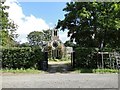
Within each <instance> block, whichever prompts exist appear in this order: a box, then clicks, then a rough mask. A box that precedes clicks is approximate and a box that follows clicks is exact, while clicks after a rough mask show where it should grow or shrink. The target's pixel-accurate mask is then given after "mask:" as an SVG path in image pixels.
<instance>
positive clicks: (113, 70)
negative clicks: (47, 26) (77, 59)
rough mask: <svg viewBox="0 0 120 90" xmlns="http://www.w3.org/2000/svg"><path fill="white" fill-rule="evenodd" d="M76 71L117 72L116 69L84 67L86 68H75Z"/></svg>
mask: <svg viewBox="0 0 120 90" xmlns="http://www.w3.org/2000/svg"><path fill="white" fill-rule="evenodd" d="M74 72H76V73H101V74H102V73H103V74H104V73H118V70H116V69H86V68H75V69H74Z"/></svg>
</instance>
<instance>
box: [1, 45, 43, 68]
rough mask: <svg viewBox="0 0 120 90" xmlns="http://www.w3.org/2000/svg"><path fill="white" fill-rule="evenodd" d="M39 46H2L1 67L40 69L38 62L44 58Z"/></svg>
mask: <svg viewBox="0 0 120 90" xmlns="http://www.w3.org/2000/svg"><path fill="white" fill-rule="evenodd" d="M43 56H44V55H43V53H42V52H41V49H40V48H31V47H22V48H18V47H17V48H16V47H14V48H13V47H12V48H2V68H7V69H11V68H12V69H16V68H18V69H20V68H24V69H27V68H36V69H40V65H39V63H40V62H41V61H42V60H43V59H44V57H43Z"/></svg>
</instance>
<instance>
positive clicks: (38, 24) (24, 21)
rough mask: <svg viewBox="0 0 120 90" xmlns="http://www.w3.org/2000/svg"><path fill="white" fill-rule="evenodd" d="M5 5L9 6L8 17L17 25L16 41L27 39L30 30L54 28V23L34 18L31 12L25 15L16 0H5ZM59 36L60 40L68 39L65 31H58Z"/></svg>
mask: <svg viewBox="0 0 120 90" xmlns="http://www.w3.org/2000/svg"><path fill="white" fill-rule="evenodd" d="M5 5H8V6H10V8H9V9H8V10H7V12H8V13H9V18H10V19H12V20H13V21H14V22H15V23H16V24H17V25H18V29H17V31H16V33H17V34H19V37H18V39H17V41H20V42H21V43H23V42H26V41H27V38H26V37H27V35H28V34H29V33H30V32H32V31H42V30H43V29H44V30H45V29H49V28H50V29H53V28H54V24H53V23H52V22H50V23H49V24H47V23H46V22H45V20H43V19H42V18H36V17H35V16H34V15H32V14H31V15H30V16H26V15H25V14H24V13H23V10H22V7H21V6H20V4H19V2H18V1H17V0H6V2H5ZM59 37H60V39H61V40H62V42H65V41H66V40H68V38H67V32H62V31H60V33H59Z"/></svg>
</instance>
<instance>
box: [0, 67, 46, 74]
mask: <svg viewBox="0 0 120 90" xmlns="http://www.w3.org/2000/svg"><path fill="white" fill-rule="evenodd" d="M0 72H2V73H32V74H34V73H43V72H44V71H42V70H35V69H22V68H21V69H2V70H0Z"/></svg>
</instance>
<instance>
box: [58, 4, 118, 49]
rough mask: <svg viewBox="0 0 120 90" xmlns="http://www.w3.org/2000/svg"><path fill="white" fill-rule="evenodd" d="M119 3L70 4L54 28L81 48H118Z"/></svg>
mask: <svg viewBox="0 0 120 90" xmlns="http://www.w3.org/2000/svg"><path fill="white" fill-rule="evenodd" d="M119 3H120V2H70V3H67V4H66V7H65V8H64V9H63V11H65V12H67V13H66V14H65V19H64V20H58V24H57V26H56V28H60V29H61V30H63V31H64V30H65V29H68V30H69V32H68V36H69V37H70V39H71V40H72V41H73V40H75V42H76V44H78V45H79V46H81V47H98V48H103V47H114V46H115V47H120V36H119V35H120V26H119V24H120V4H119Z"/></svg>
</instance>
